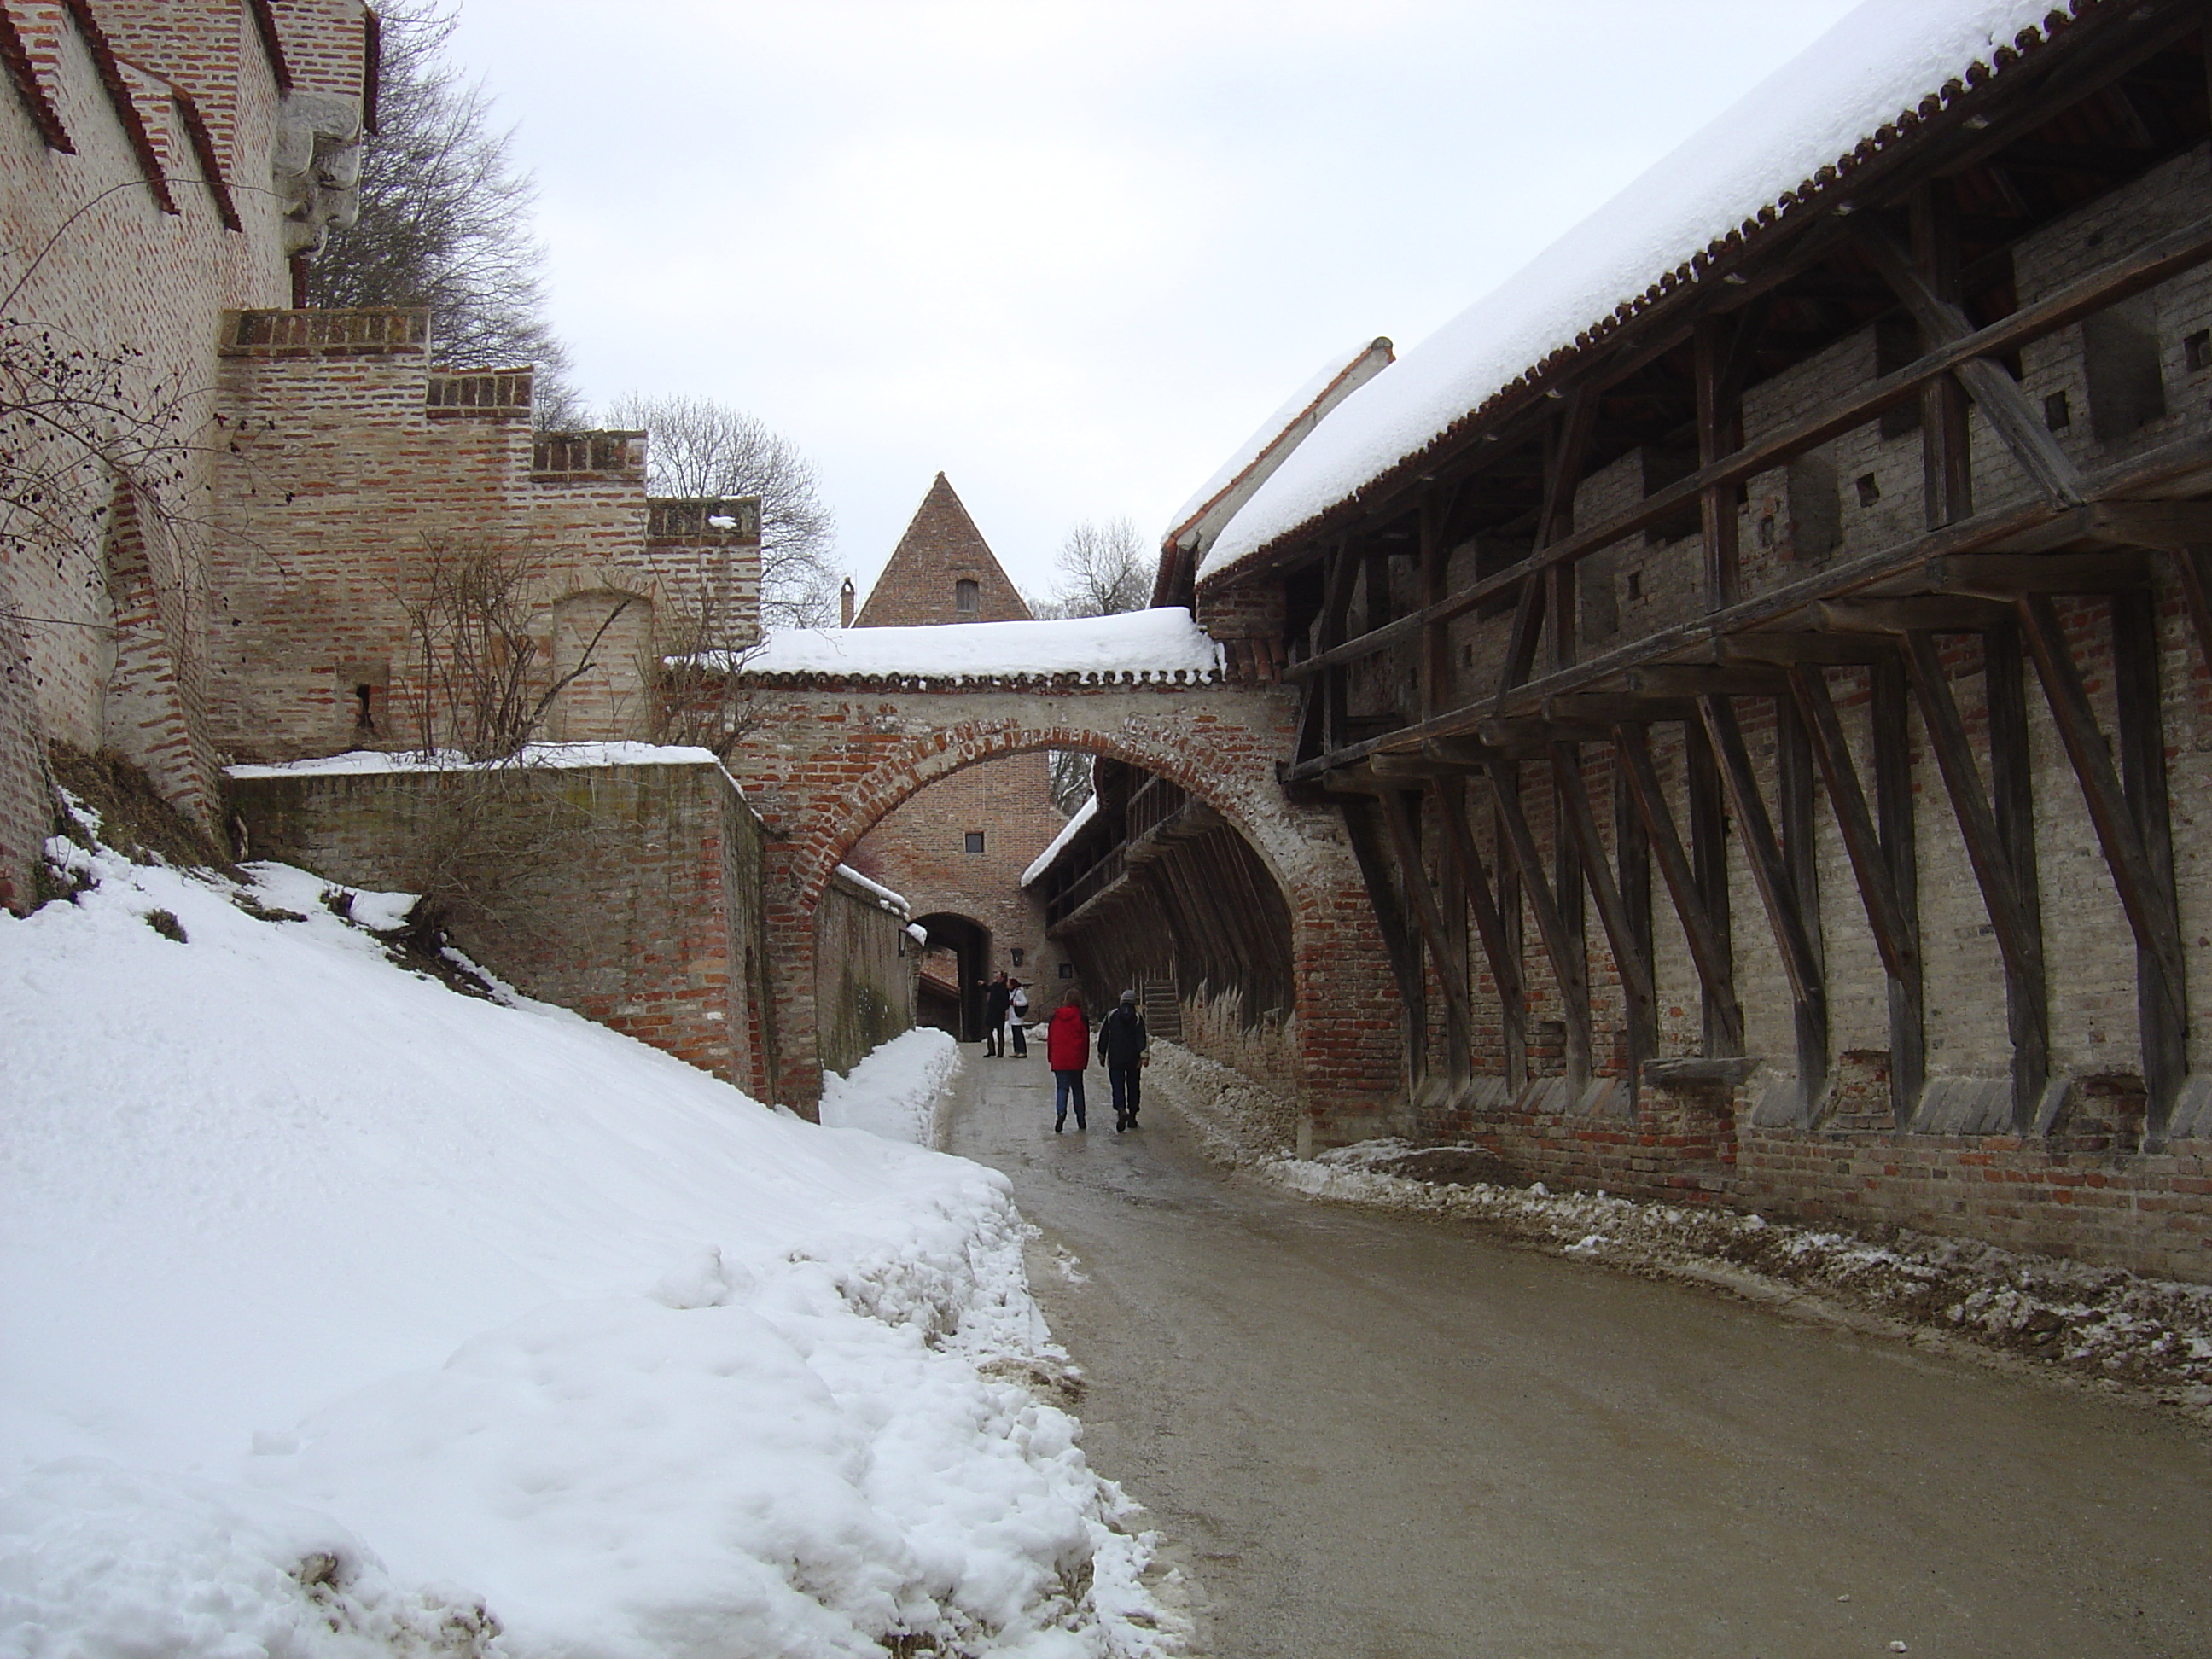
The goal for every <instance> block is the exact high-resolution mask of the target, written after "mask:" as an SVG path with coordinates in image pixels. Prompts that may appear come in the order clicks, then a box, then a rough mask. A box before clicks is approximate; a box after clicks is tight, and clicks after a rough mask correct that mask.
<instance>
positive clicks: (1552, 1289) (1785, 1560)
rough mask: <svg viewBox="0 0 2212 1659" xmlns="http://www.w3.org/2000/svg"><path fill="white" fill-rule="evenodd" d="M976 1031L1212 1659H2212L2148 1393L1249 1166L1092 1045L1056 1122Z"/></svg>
mask: <svg viewBox="0 0 2212 1659" xmlns="http://www.w3.org/2000/svg"><path fill="white" fill-rule="evenodd" d="M965 1052H966V1054H967V1056H968V1058H967V1063H966V1064H965V1066H963V1070H962V1073H961V1074H960V1076H959V1078H958V1079H957V1088H958V1090H959V1099H958V1102H957V1105H956V1106H955V1107H954V1109H953V1112H952V1114H951V1118H950V1121H949V1135H950V1146H951V1150H952V1151H953V1152H958V1153H960V1154H962V1155H963V1156H964V1157H968V1158H975V1159H977V1160H978V1161H980V1162H982V1163H986V1164H992V1165H994V1166H995V1167H996V1168H998V1169H1000V1170H1005V1171H1006V1173H1007V1175H1009V1176H1011V1177H1012V1180H1013V1183H1014V1194H1015V1198H1016V1200H1017V1201H1018V1203H1019V1205H1020V1206H1021V1208H1022V1212H1023V1213H1024V1215H1026V1216H1027V1217H1028V1218H1030V1220H1031V1221H1033V1222H1034V1223H1036V1225H1038V1226H1039V1227H1040V1228H1042V1230H1043V1232H1044V1235H1045V1239H1044V1243H1043V1246H1042V1249H1041V1250H1040V1251H1039V1252H1037V1254H1036V1258H1035V1259H1034V1260H1033V1261H1032V1278H1033V1280H1034V1283H1035V1285H1036V1291H1037V1295H1038V1297H1039V1299H1040V1301H1041V1302H1042V1304H1043V1306H1044V1310H1045V1312H1046V1315H1047V1316H1048V1318H1049V1319H1050V1320H1051V1322H1052V1326H1053V1329H1054V1334H1056V1335H1057V1336H1058V1337H1059V1339H1060V1340H1061V1341H1062V1342H1063V1343H1065V1344H1066V1346H1067V1348H1068V1349H1069V1351H1070V1352H1071V1353H1072V1355H1073V1358H1074V1359H1075V1361H1076V1363H1077V1364H1079V1365H1080V1366H1082V1367H1083V1369H1084V1370H1085V1373H1086V1376H1087V1381H1088V1385H1089V1387H1088V1392H1087V1394H1086V1395H1085V1399H1084V1401H1083V1402H1082V1404H1081V1406H1080V1407H1078V1410H1079V1413H1080V1415H1081V1416H1082V1418H1083V1419H1084V1424H1085V1431H1084V1444H1085V1449H1086V1450H1087V1452H1088V1454H1089V1455H1090V1457H1091V1462H1092V1463H1093V1464H1094V1466H1096V1467H1097V1468H1098V1469H1100V1470H1101V1471H1102V1472H1103V1473H1104V1474H1107V1475H1109V1476H1110V1477H1112V1478H1114V1479H1115V1480H1119V1481H1121V1484H1122V1485H1123V1486H1124V1487H1125V1488H1127V1490H1128V1492H1130V1494H1131V1495H1132V1496H1133V1497H1134V1498H1138V1499H1139V1501H1141V1502H1142V1503H1143V1504H1145V1505H1146V1507H1147V1508H1148V1509H1149V1510H1151V1511H1152V1517H1153V1521H1152V1524H1154V1525H1156V1526H1157V1527H1158V1528H1159V1529H1160V1531H1161V1532H1162V1533H1163V1534H1164V1536H1165V1537H1166V1538H1167V1539H1168V1540H1169V1541H1170V1545H1171V1548H1172V1553H1174V1554H1175V1556H1176V1559H1179V1560H1180V1561H1181V1562H1182V1564H1183V1565H1185V1566H1186V1567H1187V1568H1188V1571H1189V1572H1190V1573H1191V1575H1192V1576H1193V1577H1195V1579H1196V1580H1197V1581H1198V1584H1199V1587H1200V1598H1201V1599H1200V1613H1201V1617H1202V1621H1203V1622H1202V1634H1203V1644H1204V1651H1206V1652H1208V1653H1211V1654H1212V1655H1216V1656H1218V1659H1274V1656H1283V1659H1324V1656H1326V1659H1440V1656H1484V1659H1487V1656H1493V1655H1494V1656H1516V1659H1517V1656H1538V1655H1541V1656H1547V1659H1551V1656H1568V1655H1605V1656H1651V1659H1666V1656H1675V1655H1681V1656H1697V1659H1725V1656H1742V1659H1753V1656H1766V1659H1828V1656H1857V1655H1880V1654H1887V1653H1890V1652H1892V1651H1893V1648H1892V1646H1891V1644H1892V1643H1893V1642H1899V1641H1901V1642H1903V1643H1905V1646H1906V1650H1907V1651H1909V1652H1911V1653H1912V1654H1915V1655H1918V1656H1923V1659H1955V1656H1969V1655H1971V1656H2024V1655H2064V1656H2069V1659H2101V1656H2134V1655H2183V1654H2187V1655H2212V1595H2208V1586H2212V1449H2208V1446H2207V1444H2206V1443H2205V1441H2204V1440H2203V1438H2202V1437H2198V1436H2197V1435H2195V1434H2193V1433H2192V1432H2191V1431H2188V1430H2186V1429H2185V1428H2183V1427H2181V1426H2179V1425H2176V1424H2175V1423H2173V1422H2172V1421H2170V1420H2168V1419H2165V1418H2162V1417H2160V1416H2157V1415H2154V1414H2153V1413H2148V1412H2144V1411H2142V1410H2138V1409H2135V1408H2131V1407H2125V1406H2122V1405H2118V1404H2115V1403H2112V1402H2108V1401H2103V1400H2100V1399H2096V1398H2093V1397H2088V1396H2086V1395H2081V1394H2079V1393H2077V1392H2072V1391H2067V1390H2063V1389H2058V1388H2056V1387H2051V1386H2046V1385H2044V1384H2041V1383H2033V1382H2025V1381H2021V1380H2016V1379H2014V1378H2010V1377H2007V1376H2002V1375H1999V1374H1996V1373H1993V1372H1991V1371H1988V1370H1984V1369H1982V1368H1980V1367H1978V1366H1973V1365H1971V1364H1965V1363H1963V1362H1959V1361H1954V1360H1951V1359H1948V1358H1943V1357H1942V1356H1939V1355H1929V1354H1927V1353H1924V1352H1919V1351H1917V1350H1915V1349H1912V1348H1911V1347H1908V1346H1904V1345H1902V1344H1898V1343H1893V1342H1887V1341H1883V1340H1877V1339H1873V1338H1866V1337H1858V1336H1854V1335H1852V1334H1847V1333H1842V1332H1838V1331H1836V1330H1833V1329H1831V1328H1826V1327H1825V1326H1818V1325H1811V1324H1806V1323H1802V1322H1796V1321H1793V1320H1790V1319H1787V1318H1784V1317H1781V1316H1777V1315H1774V1314H1771V1313H1769V1312H1766V1311H1765V1310H1759V1309H1755V1308H1753V1307H1750V1306H1747V1305H1746V1304H1739V1303H1736V1302H1733V1301H1731V1300H1729V1299H1728V1298H1726V1297H1722V1296H1719V1295H1716V1294H1710V1293H1706V1292H1704V1291H1697V1290H1693V1289H1690V1288H1686V1287H1681V1286H1676V1285H1664V1284H1650V1283H1646V1282H1644V1281H1642V1280H1638V1279H1632V1278H1631V1277H1628V1276H1626V1275H1625V1274H1620V1273H1613V1272H1611V1271H1608V1270H1607V1269H1605V1268H1602V1267H1595V1266H1590V1265H1586V1264H1583V1263H1579V1262H1571V1261H1561V1260H1558V1259H1555V1258H1552V1257H1547V1256H1540V1255H1528V1254H1524V1253H1522V1252H1518V1251H1516V1250H1512V1249H1507V1248H1505V1247H1503V1246H1501V1245H1498V1244H1495V1243H1491V1242H1488V1241H1486V1239H1484V1238H1483V1237H1481V1236H1480V1234H1478V1233H1476V1232H1474V1231H1471V1230H1462V1229H1456V1228H1454V1227H1452V1226H1449V1225H1441V1224H1438V1223H1436V1222H1432V1221H1427V1220H1419V1219H1412V1218H1399V1217H1395V1216H1384V1215H1372V1214H1367V1213H1363V1212H1355V1211H1352V1210H1347V1209H1343V1208H1339V1207H1334V1206H1323V1205H1316V1204H1313V1203H1310V1202H1309V1201H1306V1200H1297V1199H1294V1198H1291V1197H1289V1196H1287V1195H1285V1194H1281V1193H1279V1192H1276V1191H1274V1190H1272V1189H1270V1188H1266V1187H1264V1186H1262V1185H1261V1184H1259V1183H1257V1182H1251V1181H1247V1180H1232V1179H1231V1178H1229V1177H1228V1176H1225V1174H1224V1173H1223V1172H1221V1171H1220V1170H1217V1169H1215V1168H1214V1167H1212V1165H1210V1164H1208V1163H1207V1162H1206V1159H1205V1158H1204V1157H1203V1156H1202V1155H1201V1154H1200V1152H1199V1150H1198V1146H1197V1144H1196V1142H1195V1140H1194V1138H1193V1137H1192V1136H1191V1135H1190V1134H1188V1133H1187V1132H1186V1131H1185V1130H1184V1129H1182V1127H1181V1126H1180V1125H1179V1123H1178V1122H1177V1121H1176V1117H1175V1115H1174V1113H1173V1110H1172V1107H1171V1105H1170V1103H1169V1102H1167V1101H1166V1100H1164V1099H1160V1100H1156V1101H1154V1102H1152V1103H1148V1104H1147V1105H1146V1109H1145V1120H1146V1124H1145V1127H1144V1128H1143V1129H1142V1130H1140V1131H1139V1132H1138V1133H1133V1134H1131V1135H1128V1136H1122V1137H1117V1136H1116V1135H1115V1133H1114V1130H1113V1114H1112V1111H1111V1109H1108V1108H1106V1107H1105V1106H1104V1105H1103V1096H1104V1094H1105V1087H1104V1085H1105V1078H1104V1074H1103V1073H1101V1072H1099V1071H1097V1070H1094V1071H1092V1072H1091V1073H1090V1079H1089V1081H1090V1083H1091V1092H1092V1094H1093V1096H1094V1097H1099V1109H1097V1110H1096V1111H1094V1112H1093V1113H1092V1114H1091V1128H1090V1132H1089V1133H1088V1134H1085V1135H1078V1134H1077V1133H1075V1127H1074V1124H1073V1121H1072V1120H1071V1121H1070V1123H1069V1125H1068V1132H1067V1133H1066V1134H1063V1135H1054V1133H1053V1131H1052V1116H1051V1106H1052V1099H1051V1087H1050V1084H1051V1074H1050V1073H1048V1071H1046V1070H1045V1068H1044V1064H1043V1061H1042V1060H1041V1059H1039V1058H1036V1056H1035V1055H1034V1054H1032V1057H1031V1058H1030V1059H1029V1060H1025V1061H1024V1060H989V1059H986V1058H983V1057H982V1055H981V1051H980V1050H979V1049H975V1048H969V1049H968V1050H966V1051H965ZM1102 1124H1103V1129H1102ZM1055 1250H1064V1251H1066V1252H1067V1253H1068V1254H1069V1255H1072V1256H1073V1257H1074V1258H1076V1261H1077V1264H1078V1273H1079V1275H1080V1282H1079V1281H1078V1279H1077V1278H1076V1277H1075V1276H1072V1275H1070V1274H1068V1273H1063V1272H1060V1271H1056V1270H1055V1269H1054V1266H1053V1261H1054V1252H1055Z"/></svg>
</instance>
